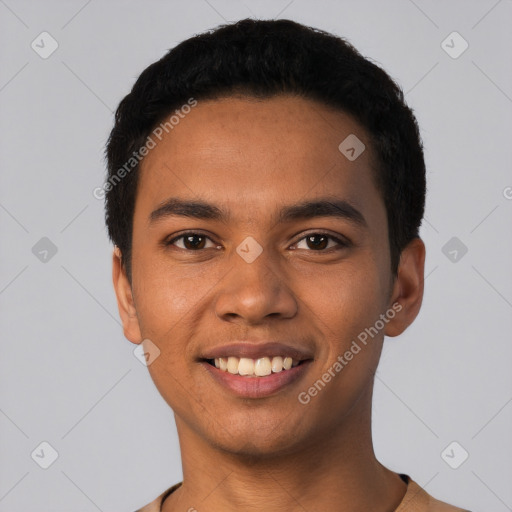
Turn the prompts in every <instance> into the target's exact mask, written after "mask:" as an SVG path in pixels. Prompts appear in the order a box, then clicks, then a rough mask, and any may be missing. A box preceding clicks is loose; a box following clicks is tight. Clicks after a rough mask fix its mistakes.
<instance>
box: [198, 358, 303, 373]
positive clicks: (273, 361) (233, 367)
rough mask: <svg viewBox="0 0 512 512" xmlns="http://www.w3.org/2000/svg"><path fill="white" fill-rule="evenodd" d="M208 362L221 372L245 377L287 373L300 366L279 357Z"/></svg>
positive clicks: (220, 359) (294, 361)
mask: <svg viewBox="0 0 512 512" xmlns="http://www.w3.org/2000/svg"><path fill="white" fill-rule="evenodd" d="M208 362H209V363H210V364H213V365H214V366H215V368H218V369H219V370H221V371H223V372H228V373H231V374H232V375H242V376H247V377H267V376H268V375H272V374H273V373H279V372H282V371H288V370H290V369H291V368H295V367H296V366H298V365H299V364H300V361H298V360H295V359H292V358H291V357H281V356H275V357H259V358H258V359H250V358H248V357H235V356H229V357H218V358H215V359H213V360H212V359H209V360H208Z"/></svg>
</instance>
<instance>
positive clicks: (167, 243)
mask: <svg viewBox="0 0 512 512" xmlns="http://www.w3.org/2000/svg"><path fill="white" fill-rule="evenodd" d="M190 235H199V236H201V237H204V238H207V239H208V240H210V241H211V242H213V243H215V242H214V241H213V240H212V239H211V238H210V237H209V236H208V235H205V234H203V233H201V232H198V231H187V232H185V233H182V234H181V235H179V236H176V237H174V238H172V239H171V240H168V241H165V242H164V245H165V246H166V247H167V246H171V245H174V242H176V241H177V240H180V239H182V238H185V237H187V236H190ZM313 235H323V236H326V237H327V238H329V239H330V240H334V241H335V242H336V243H337V244H338V247H329V248H328V249H319V250H314V249H308V251H309V252H330V251H332V250H333V249H334V250H341V249H345V248H347V247H350V245H351V242H350V241H349V240H342V239H341V238H338V237H335V236H333V235H331V234H329V233H326V232H324V231H312V232H310V233H307V234H306V235H304V236H303V237H302V238H300V239H299V240H297V242H295V243H294V244H293V245H296V244H298V243H299V242H302V240H304V239H306V238H308V237H309V236H313ZM212 248H213V247H207V249H212ZM178 249H180V250H181V251H187V252H201V251H204V250H205V249H197V250H193V249H182V248H181V247H178Z"/></svg>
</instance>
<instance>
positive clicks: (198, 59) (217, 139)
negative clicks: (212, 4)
mask: <svg viewBox="0 0 512 512" xmlns="http://www.w3.org/2000/svg"><path fill="white" fill-rule="evenodd" d="M106 155H107V160H108V169H109V175H108V179H107V182H106V184H105V192H106V222H107V227H108V231H109V236H110V237H111V239H112V241H113V243H114V244H115V249H114V254H113V282H114V287H115V291H116V296H117V301H118V306H119V312H120V316H121V319H122V322H123V328H124V334H125V336H126V338H127V339H128V340H130V341H131V342H132V343H135V344H140V343H142V347H143V351H144V354H145V357H146V360H147V364H148V369H149V372H150V374H151V377H152V379H153V381H154V382H155V385H156V386H157V388H158V390H159V392H160V393H161V395H162V397H163V398H164V399H165V400H166V402H167V403H168V404H169V406H170V407H171V408H172V409H173V411H174V414H175V419H176V426H177V431H178V436H179V442H180V449H181V456H182V467H183V482H182V483H178V484H176V485H174V486H172V487H170V488H169V489H167V490H166V491H165V492H163V493H162V494H161V495H160V496H158V497H157V498H156V499H155V500H154V501H153V502H152V503H150V504H148V505H147V506H145V507H143V508H142V509H140V510H141V511H143V512H156V511H162V512H174V511H185V510H189V511H196V510H197V511H203V510H204V511H208V512H230V511H238V510H253V511H263V510H265V511H266V510H279V511H298V510H300V511H304V510H308V511H313V510H322V511H340V510H350V511H370V510H371V511H376V512H380V511H382V512H388V511H400V512H404V511H417V512H437V511H439V512H440V511H457V510H459V511H460V510H461V509H457V508H455V507H452V506H450V505H447V504H443V503H441V502H439V501H437V500H435V499H434V498H432V497H430V496H429V495H428V494H427V493H426V492H425V491H424V490H423V489H422V488H421V487H419V486H418V485H417V484H416V483H415V482H414V481H413V480H411V479H410V478H409V477H408V476H407V475H406V474H397V473H395V472H393V471H391V470H389V469H387V468H385V467H384V466H383V465H382V464H380V463H379V462H378V460H377V459H376V457H375V454H374V451H373V444H372V438H371V401H372V390H373V382H374V374H375V371H376V369H377V365H378V362H379V357H380V353H381V349H382V344H383V339H384V336H385V335H387V336H389V337H393V336H397V335H399V334H401V333H402V332H403V331H404V330H405V329H406V328H407V326H408V325H410V324H411V323H412V322H413V321H414V319H415V317H416V316H417V314H418V311H419V309H420V307H421V302H422V297H423V280H424V260H425V247H424V244H423V242H422V240H421V239H420V238H419V235H418V232H419V226H420V224H421V220H422V217H423V212H424V204H425V164H424V159H423V150H422V144H421V139H420V136H419V131H418V127H417V123H416V120H415V118H414V115H413V113H412V111H411V110H410V109H409V108H408V107H407V106H406V105H405V103H404V100H403V95H402V92H401V90H400V89H399V88H398V86H397V85H396V84H395V83H394V82H393V81H392V80H391V79H390V78H389V76H388V75H387V74H386V73H385V72H384V71H383V70H382V69H380V68H379V67H377V66H376V65H374V64H373V63H371V62H369V61H368V60H366V59H364V58H363V57H362V56H361V55H360V54H359V53H358V52H357V51H356V50H355V49H354V48H353V47H352V46H351V45H350V44H349V43H348V42H346V41H344V40H343V39H341V38H337V37H335V36H333V35H330V34H327V33H324V32H322V31H319V30H315V29H312V28H309V27H305V26H302V25H300V24H297V23H294V22H291V21H287V20H278V21H255V20H242V21H240V22H238V23H236V24H231V25H226V26H224V27H220V28H219V29H217V30H215V31H212V32H209V33H205V34H202V35H198V36H196V37H193V38H191V39H188V40H186V41H184V42H183V43H181V44H180V45H178V46H177V47H176V48H174V49H173V50H171V51H170V52H169V53H167V55H165V56H164V57H163V58H162V59H161V60H159V61H158V62H156V63H154V64H152V65H151V66H149V67H148V68H147V69H146V70H145V71H144V72H143V73H142V74H141V76H140V77H139V79H138V80H137V82H136V83H135V85H134V87H133V89H132V91H131V92H130V94H128V95H127V96H126V97H125V98H124V99H123V100H122V102H121V103H120V105H119V107H118V109H117V112H116V121H115V126H114V128H113V130H112V133H111V135H110V138H109V141H108V144H107V151H106ZM143 435H144V434H143Z"/></svg>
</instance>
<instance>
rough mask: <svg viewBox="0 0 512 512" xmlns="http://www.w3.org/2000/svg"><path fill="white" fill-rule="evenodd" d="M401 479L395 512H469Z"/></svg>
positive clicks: (148, 510) (157, 503)
mask: <svg viewBox="0 0 512 512" xmlns="http://www.w3.org/2000/svg"><path fill="white" fill-rule="evenodd" d="M403 478H404V480H407V492H406V493H405V496H404V498H403V500H402V502H401V503H400V505H398V508H397V509H396V510H395V512H469V511H468V510H464V509H462V508H457V507H453V506H452V505H448V504H447V503H443V502H442V501H438V500H436V499H434V498H432V496H430V495H429V494H427V493H426V492H425V491H424V490H423V489H422V488H421V487H420V486H419V485H418V484H417V483H416V482H415V481H414V480H411V478H410V477H409V476H407V475H403ZM180 485H181V482H180V483H177V484H175V485H173V486H172V487H169V489H167V490H166V491H164V492H163V493H162V494H160V496H158V498H156V499H155V500H153V501H152V502H151V503H148V504H147V505H146V506H145V507H142V508H141V509H139V510H136V512H161V507H162V502H163V501H164V499H165V498H166V497H167V496H169V494H171V493H172V492H173V491H175V490H176V489H177V488H178V487H179V486H180Z"/></svg>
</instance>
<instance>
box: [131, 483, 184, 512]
mask: <svg viewBox="0 0 512 512" xmlns="http://www.w3.org/2000/svg"><path fill="white" fill-rule="evenodd" d="M180 485H181V482H179V483H177V484H174V485H173V486H172V487H169V489H166V490H165V491H164V492H163V493H162V494H160V495H159V496H157V497H156V498H155V499H154V500H153V501H152V502H151V503H148V504H147V505H145V506H144V507H142V508H139V509H137V510H136V511H135V512H160V510H161V508H162V502H163V501H164V499H165V498H167V496H169V494H171V493H172V492H174V491H175V490H176V489H177V488H178V487H179V486H180Z"/></svg>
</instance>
